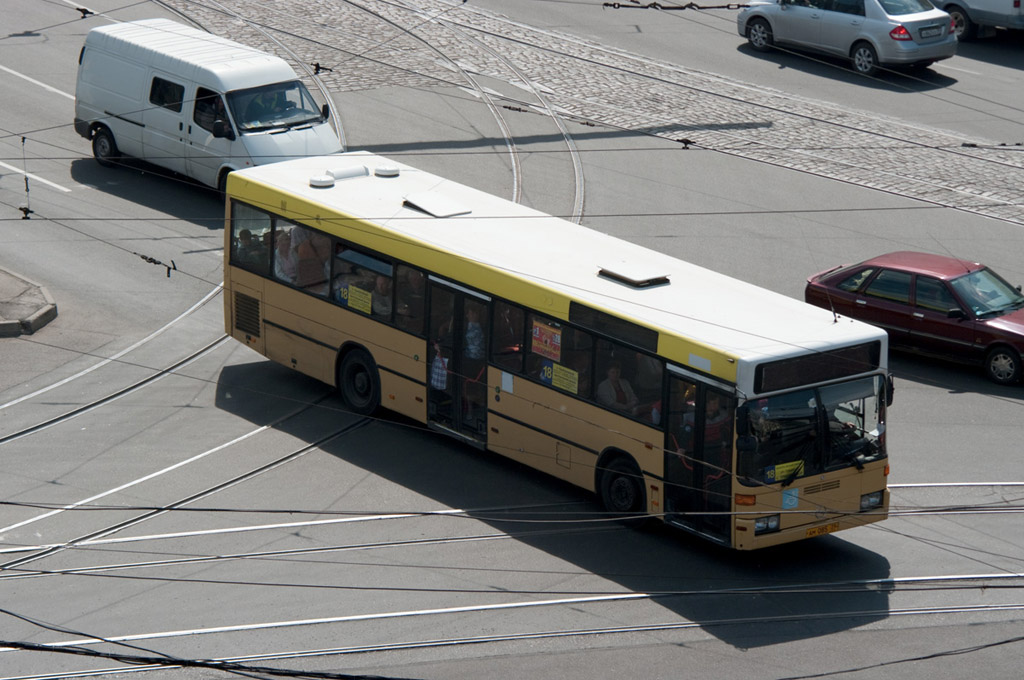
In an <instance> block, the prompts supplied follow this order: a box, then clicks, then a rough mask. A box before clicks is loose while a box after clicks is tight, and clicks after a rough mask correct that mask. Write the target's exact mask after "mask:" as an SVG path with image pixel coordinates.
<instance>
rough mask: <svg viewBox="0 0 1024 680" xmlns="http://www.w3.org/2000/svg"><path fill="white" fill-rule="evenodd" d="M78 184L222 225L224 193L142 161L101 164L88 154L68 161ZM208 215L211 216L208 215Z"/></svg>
mask: <svg viewBox="0 0 1024 680" xmlns="http://www.w3.org/2000/svg"><path fill="white" fill-rule="evenodd" d="M71 177H72V178H73V179H74V180H75V181H76V182H78V183H79V184H84V185H86V186H90V187H93V188H94V189H96V190H97V191H102V192H103V193H105V194H109V195H111V196H114V197H117V198H119V199H122V200H125V201H130V202H132V203H137V204H138V205H141V206H144V207H146V208H149V209H151V210H155V211H158V212H161V213H165V214H167V215H170V216H172V217H176V218H178V219H180V220H184V221H187V222H192V223H194V224H197V225H199V226H203V227H206V228H207V229H223V228H224V197H223V196H222V195H220V194H219V193H218V192H217V191H215V190H214V189H211V188H209V187H207V186H205V185H202V184H199V183H197V182H194V181H192V180H191V179H189V178H187V177H184V176H182V175H178V174H176V173H173V172H169V171H167V170H164V169H162V168H159V167H157V166H155V165H150V164H149V163H146V162H145V161H140V160H137V159H134V158H128V159H125V160H123V161H122V162H121V164H120V165H118V166H116V167H111V168H105V167H103V166H102V165H100V164H99V163H97V162H96V161H95V160H94V159H92V158H80V159H78V160H74V161H72V162H71ZM210 216H212V217H210Z"/></svg>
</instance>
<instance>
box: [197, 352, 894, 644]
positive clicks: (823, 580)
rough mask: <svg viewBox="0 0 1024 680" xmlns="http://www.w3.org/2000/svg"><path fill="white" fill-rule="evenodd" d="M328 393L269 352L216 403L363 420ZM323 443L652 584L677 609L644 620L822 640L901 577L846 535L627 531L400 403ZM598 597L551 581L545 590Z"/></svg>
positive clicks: (249, 411) (581, 560) (578, 498)
mask: <svg viewBox="0 0 1024 680" xmlns="http://www.w3.org/2000/svg"><path fill="white" fill-rule="evenodd" d="M326 390H327V388H326V387H325V386H324V385H323V384H321V383H319V382H316V381H314V380H311V379H309V378H306V377H305V376H302V375H299V374H297V373H295V372H293V371H291V370H290V369H288V368H285V367H283V366H279V365H277V364H274V363H272V362H269V361H256V362H253V363H249V364H242V365H231V366H227V367H225V368H224V369H223V370H222V372H221V375H220V377H219V380H218V385H217V397H216V404H217V406H218V408H221V409H223V410H225V411H227V412H230V413H232V414H234V415H236V416H239V417H241V418H244V419H246V420H248V421H250V422H253V423H254V424H256V425H265V424H268V423H270V422H273V421H274V420H275V419H277V418H279V417H280V416H281V415H282V414H283V413H285V412H289V411H293V410H294V409H295V408H296V402H297V401H301V400H302V398H301V395H302V394H303V393H305V395H306V396H305V398H304V401H305V402H306V403H314V402H316V403H317V404H318V407H319V410H320V412H321V413H320V414H317V415H314V420H319V421H321V422H322V427H320V428H319V431H320V432H321V433H322V432H324V431H325V429H326V428H332V431H333V430H336V429H338V428H340V427H342V426H344V425H345V424H347V423H355V422H356V421H358V420H359V418H358V417H356V416H354V415H351V414H348V413H346V412H345V411H344V410H343V408H342V406H341V403H340V401H338V400H337V399H336V398H335V397H334V396H330V397H328V398H327V399H325V400H323V401H317V400H318V399H320V398H321V397H322V396H323V395H324V394H325V391H326ZM255 395H259V396H258V398H250V396H255ZM307 420H308V419H307ZM289 422H290V421H287V420H286V421H284V422H283V423H281V424H279V425H277V426H276V427H277V429H280V430H282V431H286V432H288V433H289V434H292V435H293V436H296V437H298V438H300V439H302V440H303V441H312V440H313V437H314V436H315V435H313V434H311V433H310V428H309V426H308V423H307V425H305V426H299V425H295V426H292V425H290V424H289ZM321 436H322V435H321ZM321 450H322V451H324V452H326V453H328V454H330V455H332V456H335V457H336V458H337V459H338V460H339V461H340V462H344V463H345V464H347V465H352V466H356V467H358V468H360V469H362V470H365V471H367V472H370V473H372V474H373V475H376V476H378V477H379V478H382V479H384V480H387V481H388V482H390V483H392V484H396V485H398V486H401V487H404V488H406V489H408V490H409V491H411V492H412V493H413V494H417V495H420V496H423V497H425V498H429V499H431V500H433V501H434V502H436V503H437V504H438V505H440V506H442V507H444V508H459V509H464V510H465V511H466V513H467V515H468V516H469V517H471V518H473V519H475V520H477V521H479V522H482V523H484V524H486V525H488V526H490V527H492V528H493V530H495V531H496V532H500V533H504V534H505V535H508V536H509V537H511V538H513V539H514V540H516V541H519V542H520V543H521V544H523V545H524V546H528V547H529V548H531V549H535V550H540V551H543V552H544V553H546V554H548V555H550V556H553V557H555V558H557V559H560V560H563V561H565V562H566V563H568V564H571V565H575V567H576V568H578V569H580V570H583V571H584V572H586V573H587V574H591V575H593V576H596V577H599V578H600V579H602V580H603V581H605V582H611V583H613V584H616V585H617V586H618V588H615V587H612V588H608V587H607V586H604V587H602V591H611V592H617V591H618V590H619V589H621V591H622V592H623V593H627V594H633V593H644V594H647V595H648V597H649V598H650V600H651V601H652V602H655V603H657V604H658V605H660V606H661V607H663V608H664V609H665V616H664V617H663V618H659V620H657V621H646V622H644V623H647V624H650V625H653V626H657V625H659V624H669V625H675V626H687V625H690V624H697V625H699V626H700V627H702V628H704V629H706V631H707V632H708V633H709V634H711V635H714V636H716V637H718V638H719V639H720V640H722V641H723V642H725V643H727V644H730V645H732V646H734V647H737V648H744V649H748V648H756V647H762V646H766V645H772V644H778V643H781V642H789V641H794V640H806V639H814V638H818V637H822V636H826V635H830V634H833V633H836V632H841V631H845V630H848V629H850V628H854V627H857V626H862V625H864V624H866V623H869V622H872V621H878V620H882V619H885V618H886V617H887V616H888V612H889V601H888V592H887V589H886V588H884V587H879V586H878V585H877V584H867V583H865V582H866V581H868V580H874V579H886V578H888V577H889V574H890V568H889V562H888V561H887V560H886V559H885V558H884V557H883V556H881V555H879V554H876V553H873V552H871V551H869V550H866V549H864V548H861V547H859V546H857V545H854V544H852V543H850V542H848V541H846V540H844V539H843V538H842V535H839V536H825V537H820V538H815V539H811V540H807V541H803V542H798V543H795V544H790V545H786V546H780V547H777V548H769V549H765V550H761V551H757V552H752V553H751V552H736V551H731V550H727V549H724V548H721V547H718V546H716V545H713V544H710V543H707V542H704V541H702V540H700V539H698V538H696V537H693V536H690V535H688V534H686V533H683V532H681V531H677V530H675V529H672V528H671V527H668V526H666V525H662V524H660V523H656V525H655V526H653V527H652V528H647V529H643V530H637V529H631V528H627V527H624V526H622V525H620V524H618V523H615V522H609V521H607V520H606V518H605V517H603V515H602V513H601V512H600V508H599V507H598V505H597V503H596V500H595V499H594V497H593V496H592V495H590V494H588V493H586V492H584V491H582V490H580V489H578V488H576V487H574V486H571V485H569V484H566V483H563V482H560V481H559V480H556V479H553V478H551V477H548V476H546V475H544V474H541V473H538V472H535V471H533V470H531V469H529V468H527V467H525V466H523V465H520V464H518V463H515V462H513V461H510V460H508V459H505V458H503V457H501V456H498V455H497V454H493V453H489V452H482V451H479V450H477V449H474V448H471V447H468V446H465V445H463V444H460V443H458V442H455V441H453V440H451V439H449V438H447V437H444V436H442V435H439V434H437V433H435V432H432V431H430V430H427V429H425V428H423V427H421V426H418V425H416V424H415V423H413V422H411V421H408V420H405V419H404V418H401V417H398V416H390V415H387V413H386V412H382V414H381V415H378V417H377V418H375V419H373V420H371V421H370V422H369V423H368V425H367V426H366V427H362V428H358V429H355V430H354V431H352V432H350V433H349V434H348V435H347V436H345V437H341V438H338V439H335V440H333V441H332V442H330V443H328V444H326V445H324V446H322V447H321ZM324 474H331V472H330V470H325V471H324ZM317 509H320V508H317ZM323 509H324V510H328V509H329V510H331V511H338V510H343V509H344V508H338V507H330V508H323ZM389 509H392V508H387V507H382V508H377V509H375V510H379V511H381V512H386V511H388V510H389ZM361 510H364V511H365V508H361ZM862 531H863V530H862ZM501 571H502V570H500V569H499V570H496V572H495V579H498V578H500V574H501ZM491 587H493V588H494V592H495V593H500V592H502V590H503V589H504V587H503V586H502V585H501V584H500V582H497V581H495V582H494V583H493V584H492V586H491ZM587 594H591V593H580V592H575V591H574V592H572V593H560V592H556V591H551V590H545V591H543V592H538V593H537V596H538V597H544V598H547V597H558V596H563V595H564V596H566V597H571V596H573V595H587Z"/></svg>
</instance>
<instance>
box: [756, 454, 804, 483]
mask: <svg viewBox="0 0 1024 680" xmlns="http://www.w3.org/2000/svg"><path fill="white" fill-rule="evenodd" d="M803 467H804V462H803V461H802V460H794V461H793V462H791V463H780V464H779V465H772V466H771V467H766V468H765V469H764V481H765V482H766V483H768V484H771V483H773V482H781V481H782V480H784V479H788V478H789V476H790V475H792V474H793V471H794V470H797V469H799V470H800V472H797V475H799V474H801V473H803Z"/></svg>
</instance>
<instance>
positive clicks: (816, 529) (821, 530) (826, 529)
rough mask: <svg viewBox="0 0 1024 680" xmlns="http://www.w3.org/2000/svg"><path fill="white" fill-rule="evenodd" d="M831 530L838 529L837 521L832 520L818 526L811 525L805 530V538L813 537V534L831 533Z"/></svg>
mask: <svg viewBox="0 0 1024 680" xmlns="http://www.w3.org/2000/svg"><path fill="white" fill-rule="evenodd" d="M833 531H839V522H832V523H831V524H825V525H822V526H820V527H812V528H810V529H808V530H807V536H806V538H814V537H815V536H823V535H825V534H831V533H832V532H833Z"/></svg>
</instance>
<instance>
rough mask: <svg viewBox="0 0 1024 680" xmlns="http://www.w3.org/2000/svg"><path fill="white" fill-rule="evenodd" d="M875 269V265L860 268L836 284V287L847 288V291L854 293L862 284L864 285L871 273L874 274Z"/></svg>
mask: <svg viewBox="0 0 1024 680" xmlns="http://www.w3.org/2000/svg"><path fill="white" fill-rule="evenodd" d="M874 271H875V270H874V268H873V267H868V268H867V269H860V270H858V271H857V273H855V274H853V275H852V276H847V277H846V278H845V279H843V280H842V281H840V282H839V283H838V284H836V288H838V289H839V290H845V291H847V292H850V293H853V292H855V291H857V290H859V289H860V287H861V286H862V285H864V282H865V281H867V280H868V277H869V276H871V274H873V273H874Z"/></svg>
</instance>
